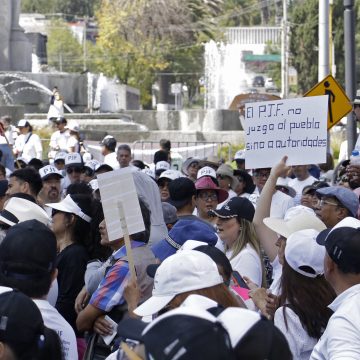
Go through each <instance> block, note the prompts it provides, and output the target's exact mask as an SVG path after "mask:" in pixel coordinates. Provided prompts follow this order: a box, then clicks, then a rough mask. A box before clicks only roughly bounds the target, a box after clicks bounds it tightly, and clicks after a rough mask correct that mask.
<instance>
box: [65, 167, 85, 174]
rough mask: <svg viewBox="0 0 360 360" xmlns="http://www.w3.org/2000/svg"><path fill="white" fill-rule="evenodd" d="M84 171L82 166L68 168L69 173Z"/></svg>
mask: <svg viewBox="0 0 360 360" xmlns="http://www.w3.org/2000/svg"><path fill="white" fill-rule="evenodd" d="M82 171H83V168H82V167H79V166H71V167H68V168H67V169H66V172H67V173H68V174H72V173H73V172H75V173H78V174H80V173H81V172H82Z"/></svg>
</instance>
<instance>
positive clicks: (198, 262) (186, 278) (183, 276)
mask: <svg viewBox="0 0 360 360" xmlns="http://www.w3.org/2000/svg"><path fill="white" fill-rule="evenodd" d="M154 284H155V286H154V289H153V291H152V297H151V298H150V299H148V300H146V301H145V302H144V303H142V304H141V305H140V306H138V307H137V308H136V309H135V310H134V313H135V314H136V315H138V316H148V315H152V314H155V313H159V312H160V313H161V312H162V310H164V311H168V310H171V309H174V308H177V307H179V306H180V305H181V303H182V302H183V301H184V300H185V299H186V298H187V297H188V296H189V295H191V294H199V295H203V296H206V297H208V298H210V299H212V300H214V301H216V302H217V303H218V304H219V305H221V306H223V307H224V308H227V307H230V306H235V307H236V306H239V303H238V302H237V300H236V299H235V298H234V297H233V295H232V294H231V292H230V291H229V290H228V289H227V287H226V285H225V284H224V282H223V278H222V277H221V275H220V274H219V271H218V268H217V266H216V264H215V263H214V261H212V260H211V259H210V257H209V256H208V255H206V254H203V253H201V252H199V251H194V250H183V251H180V252H178V253H176V254H174V255H172V256H169V257H168V258H167V259H165V260H164V261H163V262H162V263H161V265H160V266H159V267H158V269H157V270H156V273H155V278H154Z"/></svg>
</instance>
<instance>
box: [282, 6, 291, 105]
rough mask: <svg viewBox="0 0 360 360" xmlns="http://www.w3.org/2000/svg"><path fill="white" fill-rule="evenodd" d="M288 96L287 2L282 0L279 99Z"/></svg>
mask: <svg viewBox="0 0 360 360" xmlns="http://www.w3.org/2000/svg"><path fill="white" fill-rule="evenodd" d="M288 95H289V37H288V22H287V0H283V20H282V33H281V97H282V98H283V99H286V98H287V97H288Z"/></svg>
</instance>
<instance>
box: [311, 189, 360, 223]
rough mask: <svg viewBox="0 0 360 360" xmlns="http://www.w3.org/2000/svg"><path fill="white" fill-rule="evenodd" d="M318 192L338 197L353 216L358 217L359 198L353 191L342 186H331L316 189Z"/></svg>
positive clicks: (321, 194) (322, 194)
mask: <svg viewBox="0 0 360 360" xmlns="http://www.w3.org/2000/svg"><path fill="white" fill-rule="evenodd" d="M316 194H318V195H320V197H322V196H332V197H334V198H336V199H337V200H338V201H339V202H340V203H341V204H342V205H343V206H344V207H345V208H346V209H348V210H349V211H350V213H351V215H352V216H353V217H357V212H358V208H359V198H358V196H357V195H356V194H355V193H354V192H353V191H352V190H349V189H347V188H344V187H342V186H329V187H325V188H321V189H318V190H316Z"/></svg>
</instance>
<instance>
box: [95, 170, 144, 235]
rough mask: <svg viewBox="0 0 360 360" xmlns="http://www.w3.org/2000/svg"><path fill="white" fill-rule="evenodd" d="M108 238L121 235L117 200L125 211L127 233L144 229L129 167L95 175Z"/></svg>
mask: <svg viewBox="0 0 360 360" xmlns="http://www.w3.org/2000/svg"><path fill="white" fill-rule="evenodd" d="M97 179H98V184H99V189H100V195H101V203H102V206H103V209H104V216H105V222H106V227H107V232H108V236H109V240H110V241H113V240H116V239H120V238H122V237H123V235H124V232H123V230H122V226H121V221H120V215H119V202H121V204H122V207H123V209H124V213H125V221H126V225H127V229H128V233H129V234H130V235H131V234H135V233H137V232H140V231H143V230H145V226H144V221H143V218H142V214H141V209H140V205H139V200H138V196H137V192H136V188H135V184H134V179H133V176H132V170H131V168H124V169H118V170H115V171H111V172H107V173H104V174H100V175H98V177H97Z"/></svg>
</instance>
